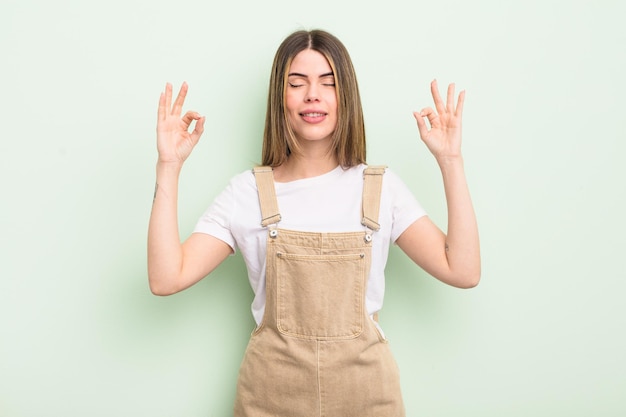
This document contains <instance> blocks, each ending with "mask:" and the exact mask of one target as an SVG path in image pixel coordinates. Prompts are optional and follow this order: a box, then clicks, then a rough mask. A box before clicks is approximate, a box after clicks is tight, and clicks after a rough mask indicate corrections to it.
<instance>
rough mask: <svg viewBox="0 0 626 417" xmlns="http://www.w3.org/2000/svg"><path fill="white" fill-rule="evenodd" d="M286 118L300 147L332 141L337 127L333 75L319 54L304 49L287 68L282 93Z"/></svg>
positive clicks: (322, 56)
mask: <svg viewBox="0 0 626 417" xmlns="http://www.w3.org/2000/svg"><path fill="white" fill-rule="evenodd" d="M285 106H286V109H287V121H288V122H289V125H290V126H291V128H292V129H293V131H294V133H295V135H296V139H297V140H298V141H299V142H300V145H301V146H306V144H307V142H313V141H315V142H319V141H323V142H327V143H328V144H330V143H331V142H332V135H333V132H334V131H335V128H336V127H337V94H336V91H335V76H334V74H333V71H332V69H331V67H330V64H329V63H328V60H327V59H326V58H325V57H324V55H322V54H321V53H319V52H317V51H314V50H312V49H305V50H303V51H302V52H300V53H298V54H297V55H296V56H295V57H294V59H293V61H292V63H291V67H290V68H289V74H288V78H287V90H286V95H285Z"/></svg>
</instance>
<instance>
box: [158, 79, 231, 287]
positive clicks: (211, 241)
mask: <svg viewBox="0 0 626 417" xmlns="http://www.w3.org/2000/svg"><path fill="white" fill-rule="evenodd" d="M187 90H188V87H187V84H186V83H183V85H182V86H181V88H180V92H179V93H178V97H177V98H176V101H175V102H174V104H173V105H172V86H171V84H169V83H168V84H167V85H166V87H165V92H163V93H161V97H160V99H159V111H158V120H157V149H158V152H159V159H158V162H157V168H156V186H155V190H154V201H153V204H152V213H151V215H150V223H149V227H148V281H149V283H150V290H151V291H152V292H153V293H154V294H155V295H170V294H174V293H177V292H179V291H181V290H184V289H185V288H188V287H190V286H191V285H193V284H195V283H196V282H198V281H200V280H201V279H202V278H203V277H205V276H206V275H208V274H209V273H210V272H211V271H213V270H214V269H215V268H216V267H217V266H218V265H219V264H220V263H221V262H222V261H223V260H224V259H226V257H227V256H228V255H229V254H231V253H232V249H231V247H230V246H229V245H227V244H226V243H225V242H223V241H221V240H219V239H217V238H215V237H213V236H210V235H206V234H201V233H194V234H192V235H191V236H190V237H189V238H188V239H187V240H186V241H185V242H184V243H183V244H181V242H180V235H179V231H178V179H179V176H180V171H181V169H182V166H183V163H184V162H185V160H186V159H187V157H188V156H189V155H190V154H191V151H192V150H193V148H194V146H195V145H196V144H197V143H198V141H199V140H200V136H201V135H202V132H203V130H204V120H205V118H204V117H202V116H200V114H199V113H197V112H193V111H188V112H186V113H185V115H184V116H182V117H181V113H182V108H183V104H184V102H185V96H186V95H187ZM194 121H195V126H194V130H193V131H192V132H189V128H190V126H191V124H192V123H193V122H194Z"/></svg>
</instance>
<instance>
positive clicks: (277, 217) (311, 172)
mask: <svg viewBox="0 0 626 417" xmlns="http://www.w3.org/2000/svg"><path fill="white" fill-rule="evenodd" d="M431 90H432V95H433V99H434V103H435V108H434V109H432V108H425V109H423V110H422V111H421V112H416V113H415V114H414V116H415V119H416V120H417V127H418V130H419V134H420V136H421V138H422V140H423V141H424V142H425V144H426V146H427V147H428V149H429V150H430V151H431V153H432V154H433V155H434V157H435V159H436V160H437V162H438V164H439V166H440V168H441V173H442V175H443V182H444V187H445V193H446V199H447V205H448V233H447V235H446V234H444V233H443V232H442V231H441V230H440V229H439V228H438V227H437V226H435V225H434V224H433V223H432V222H431V220H430V219H429V218H428V216H426V214H425V212H424V210H423V209H422V208H421V207H420V205H419V203H418V202H417V201H416V200H415V198H414V197H413V195H412V194H411V192H410V191H409V190H408V189H407V187H406V186H405V185H404V183H403V182H402V181H401V180H400V179H399V178H398V177H397V176H396V175H395V174H394V173H393V172H391V171H390V170H388V169H386V168H385V167H368V166H367V165H365V162H366V161H365V132H364V124H363V115H362V109H361V102H360V97H359V90H358V85H357V81H356V76H355V73H354V69H353V66H352V63H351V60H350V57H349V55H348V52H347V50H346V49H345V47H344V46H343V44H342V43H341V42H340V41H339V40H338V39H337V38H335V37H334V36H333V35H331V34H329V33H327V32H324V31H318V30H315V31H298V32H295V33H293V34H291V35H290V36H288V37H287V38H286V39H285V40H284V41H283V43H282V44H281V45H280V47H279V49H278V51H277V53H276V56H275V59H274V63H273V67H272V73H271V79H270V89H269V98H268V106H267V115H266V123H265V133H264V138H263V155H262V158H263V159H262V166H261V167H257V168H254V169H253V170H251V171H247V172H244V173H242V174H239V175H237V176H235V177H234V178H233V179H232V180H231V182H230V184H229V185H228V186H227V187H226V189H225V190H224V191H223V192H222V193H221V194H220V195H219V196H218V197H217V198H216V199H215V201H214V202H213V203H212V205H211V206H210V207H209V208H208V209H207V211H206V212H205V214H204V215H203V216H202V218H201V219H200V220H199V221H198V224H197V226H196V229H195V232H194V233H192V234H191V236H189V238H188V239H187V240H186V241H185V242H184V243H183V244H180V237H179V232H178V226H177V224H178V219H177V211H176V210H177V198H178V197H177V194H178V177H179V173H180V171H181V168H182V165H183V163H184V161H185V159H186V158H187V157H188V156H189V154H190V153H191V151H192V149H193V147H194V146H195V145H196V144H197V143H198V140H199V139H200V136H201V134H202V132H203V125H204V122H205V118H204V117H203V116H201V115H200V114H199V113H197V112H194V111H188V112H186V113H184V114H182V108H183V104H184V100H185V96H186V94H187V85H186V84H183V85H182V87H181V89H180V92H179V93H178V96H177V98H176V100H175V101H174V103H172V86H171V85H170V84H167V85H166V88H165V92H163V93H162V94H161V98H160V101H159V111H158V122H157V146H158V153H159V158H158V162H157V185H156V190H155V196H154V206H153V209H152V215H151V218H150V226H149V234H148V272H149V282H150V288H151V290H152V291H153V292H154V293H155V294H158V295H169V294H173V293H176V292H178V291H181V290H183V289H185V288H187V287H189V286H191V285H193V284H194V283H196V282H197V281H199V280H200V279H202V278H203V277H205V276H207V275H208V274H209V273H210V272H211V271H213V270H214V269H215V268H216V267H217V266H218V265H219V264H220V263H221V262H222V261H223V260H224V259H225V258H226V257H227V256H228V255H230V254H232V253H234V251H235V250H240V251H241V253H242V255H243V258H244V260H245V262H246V265H247V268H248V275H249V279H250V284H251V286H252V289H253V291H254V294H255V297H254V301H253V304H252V313H253V316H254V319H255V321H256V323H257V327H256V329H255V330H254V332H253V334H252V336H251V338H250V342H249V344H248V348H247V349H246V353H245V356H244V359H243V362H242V365H241V369H240V372H239V380H238V385H237V398H236V403H235V416H254V417H261V416H289V417H295V416H312V415H315V416H340V417H346V416H359V417H367V416H372V417H374V416H376V417H380V416H386V417H393V416H403V415H404V406H403V403H402V397H401V393H400V383H399V377H398V370H397V367H396V364H395V361H394V359H393V356H392V355H391V352H390V351H389V346H388V344H387V341H386V339H385V337H384V335H383V332H382V330H381V328H380V326H379V325H378V323H377V321H376V316H377V312H378V311H379V310H380V308H381V307H382V302H383V295H384V284H385V281H384V268H385V263H386V261H387V254H388V250H389V245H390V243H391V242H395V243H396V244H397V245H398V246H399V247H400V248H401V249H402V250H403V251H404V252H406V254H407V255H408V256H409V257H410V258H411V259H412V260H413V261H415V263H417V264H418V265H419V266H420V267H422V268H423V269H424V270H425V271H427V272H428V273H430V274H431V275H432V276H434V277H436V278H438V279H440V280H441V281H443V282H445V283H447V284H450V285H453V286H455V287H461V288H469V287H473V286H475V285H477V284H478V281H479V278H480V254H479V243H478V231H477V225H476V219H475V215H474V211H473V208H472V204H471V200H470V195H469V191H468V187H467V183H466V179H465V174H464V169H463V158H462V156H461V116H462V112H463V102H464V97H465V94H464V92H461V93H460V94H459V96H458V101H456V102H455V91H454V85H450V86H449V87H448V91H447V98H446V101H445V102H444V101H443V99H442V98H441V97H440V94H439V92H438V88H437V83H436V82H435V81H433V82H432V84H431ZM181 114H182V116H181ZM425 119H427V120H428V122H426V120H425ZM194 121H195V127H194V129H193V131H191V132H190V130H191V125H192V124H193V123H194Z"/></svg>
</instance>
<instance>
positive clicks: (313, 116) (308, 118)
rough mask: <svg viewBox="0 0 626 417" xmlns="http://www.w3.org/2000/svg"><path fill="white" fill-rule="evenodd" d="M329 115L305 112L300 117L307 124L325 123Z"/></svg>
mask: <svg viewBox="0 0 626 417" xmlns="http://www.w3.org/2000/svg"><path fill="white" fill-rule="evenodd" d="M327 114H328V113H323V112H319V111H304V112H302V113H300V116H301V117H302V119H303V120H304V121H305V122H307V123H320V122H322V121H324V119H325V118H326V115H327Z"/></svg>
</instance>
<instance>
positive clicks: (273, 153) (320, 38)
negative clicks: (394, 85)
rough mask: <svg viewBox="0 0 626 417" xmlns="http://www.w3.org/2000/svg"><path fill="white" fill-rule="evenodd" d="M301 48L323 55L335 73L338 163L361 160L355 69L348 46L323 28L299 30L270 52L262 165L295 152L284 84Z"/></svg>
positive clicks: (361, 124) (361, 125) (362, 149)
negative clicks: (272, 53) (286, 107)
mask: <svg viewBox="0 0 626 417" xmlns="http://www.w3.org/2000/svg"><path fill="white" fill-rule="evenodd" d="M305 49H312V50H314V51H317V52H319V53H321V54H322V55H324V57H326V59H327V60H328V63H329V64H330V67H331V69H332V71H333V74H334V75H335V88H336V90H335V91H336V94H337V127H336V128H335V132H334V133H333V146H332V149H334V150H335V153H336V156H337V160H338V162H339V164H340V165H341V166H342V167H344V168H349V167H352V166H355V165H358V164H360V163H365V153H366V152H365V151H366V149H365V124H364V122H363V108H362V107H361V97H360V95H359V86H358V84H357V80H356V73H355V72H354V67H353V65H352V60H351V59H350V55H349V54H348V50H347V49H346V47H345V46H344V45H343V44H342V43H341V41H340V40H339V39H337V38H336V37H335V36H333V35H331V34H330V33H328V32H325V31H323V30H311V31H305V30H300V31H297V32H294V33H292V34H291V35H289V36H288V37H287V38H285V40H284V41H283V42H282V43H281V45H280V46H279V47H278V50H277V51H276V55H275V56H274V63H273V65H272V73H271V75H270V86H269V94H268V99H267V113H266V116H265V132H264V133H263V151H262V161H263V162H262V165H269V166H272V167H276V166H279V165H281V164H282V163H283V162H285V160H286V159H287V157H288V156H289V155H290V154H291V153H297V152H298V145H297V142H296V139H295V135H294V133H293V131H292V130H291V127H290V126H289V123H288V122H287V115H286V111H285V88H286V85H287V75H288V72H289V67H290V66H291V62H292V61H293V59H294V57H295V56H296V55H297V54H298V53H300V52H301V51H303V50H305Z"/></svg>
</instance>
